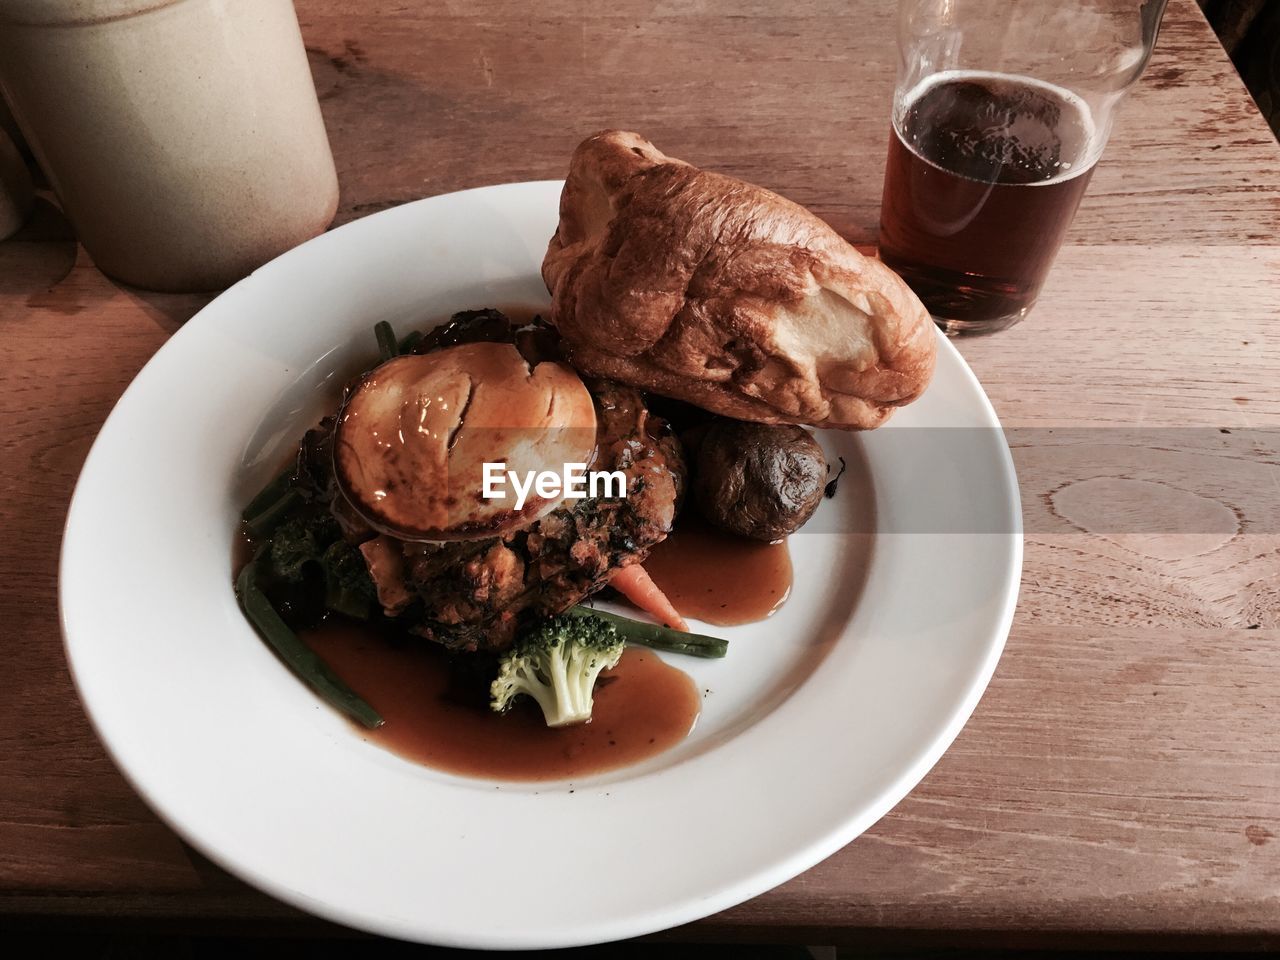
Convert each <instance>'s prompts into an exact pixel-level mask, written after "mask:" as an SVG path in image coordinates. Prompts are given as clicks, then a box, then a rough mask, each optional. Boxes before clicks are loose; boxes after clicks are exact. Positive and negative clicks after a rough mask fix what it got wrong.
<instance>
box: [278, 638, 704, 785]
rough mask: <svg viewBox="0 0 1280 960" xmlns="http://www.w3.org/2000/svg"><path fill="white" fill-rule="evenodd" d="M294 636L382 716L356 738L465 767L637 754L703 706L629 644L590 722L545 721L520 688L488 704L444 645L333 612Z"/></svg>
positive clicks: (572, 773)
mask: <svg viewBox="0 0 1280 960" xmlns="http://www.w3.org/2000/svg"><path fill="white" fill-rule="evenodd" d="M302 636H303V639H304V640H306V642H307V643H308V644H309V645H310V646H311V648H312V649H313V650H315V651H316V653H318V654H319V655H320V656H321V657H323V658H324V659H325V660H326V661H327V662H328V663H329V665H330V666H331V667H333V669H334V671H335V672H336V673H337V674H338V676H340V677H342V679H343V680H345V681H346V682H347V683H348V684H350V685H351V687H352V688H353V689H355V690H356V692H358V693H359V694H360V695H361V696H362V697H364V698H365V699H366V700H367V701H368V702H369V703H370V704H372V705H373V707H374V708H375V709H376V710H378V712H379V713H381V714H382V716H383V718H384V719H385V720H386V723H385V724H384V725H383V726H382V727H380V728H378V729H377V730H364V729H361V730H360V735H361V736H362V737H363V738H364V739H366V740H368V741H369V742H370V743H375V744H377V745H379V746H381V747H385V748H386V749H388V750H391V751H392V752H394V753H398V754H399V755H400V756H402V757H404V758H405V759H407V760H413V761H415V762H417V763H422V764H425V765H426V766H429V767H434V768H436V769H437V770H445V771H447V772H449V773H457V774H462V775H464V776H471V777H489V778H493V779H496V780H558V779H568V778H573V777H582V776H586V775H588V774H594V773H601V772H603V771H605V770H613V769H616V768H618V767H623V766H627V765H629V764H633V763H638V762H640V761H641V760H645V759H647V758H649V757H651V756H654V755H655V754H658V753H661V752H662V751H664V750H667V749H669V748H670V747H672V746H674V745H675V744H677V743H679V742H680V741H681V740H683V739H684V738H685V737H686V736H688V734H689V731H690V730H692V729H693V725H694V723H695V722H696V721H697V719H698V713H699V711H700V710H701V707H702V699H701V697H700V696H699V693H698V689H697V687H696V686H695V685H694V683H693V680H692V679H690V677H689V676H688V675H687V674H685V673H684V672H682V671H680V670H677V669H675V668H674V667H671V666H668V665H667V664H665V663H663V662H662V660H660V659H659V658H658V657H657V656H655V655H654V654H653V653H651V652H649V651H647V650H637V649H635V648H628V650H627V652H626V653H625V654H623V657H622V662H621V663H619V664H618V666H617V667H615V668H614V669H613V670H611V671H607V672H605V673H603V674H601V676H600V680H599V681H598V682H597V684H596V689H595V710H594V711H593V715H592V719H591V722H590V723H587V724H581V725H579V726H575V727H567V728H564V729H560V730H550V729H548V728H547V727H546V725H545V724H544V723H543V720H542V713H541V711H540V710H539V709H538V706H537V704H536V703H534V702H533V701H532V700H531V699H529V698H528V697H521V698H520V699H519V701H517V704H516V706H514V707H513V708H512V710H511V711H510V712H509V713H506V714H503V715H499V714H495V713H493V712H492V711H490V710H489V708H488V704H487V701H486V697H487V688H486V686H485V682H486V681H487V679H488V678H487V677H486V678H485V679H484V680H481V681H478V682H476V683H475V684H471V685H468V684H467V683H466V682H465V681H461V680H459V679H458V676H457V675H456V674H455V672H454V671H453V670H451V669H450V665H449V662H448V658H447V656H446V654H445V653H444V651H443V650H440V649H439V648H436V647H435V646H434V645H432V644H429V643H427V642H426V641H419V642H417V643H413V642H412V641H410V642H405V643H392V642H391V641H389V640H388V639H387V638H385V637H383V636H380V635H379V634H378V633H376V632H375V631H372V630H369V629H368V628H364V627H361V626H360V625H357V624H350V623H339V622H336V621H335V622H333V623H328V624H325V625H323V626H321V627H319V628H317V629H315V630H312V631H307V632H305V633H303V634H302Z"/></svg>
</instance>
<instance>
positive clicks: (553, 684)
mask: <svg viewBox="0 0 1280 960" xmlns="http://www.w3.org/2000/svg"><path fill="white" fill-rule="evenodd" d="M625 646H626V641H624V640H623V639H622V636H621V635H620V634H619V633H618V631H617V629H615V628H614V626H613V624H611V623H609V622H608V621H605V620H601V619H599V618H598V617H565V616H560V617H553V618H552V619H550V620H544V621H543V622H542V623H540V624H538V625H537V626H536V627H534V628H533V629H532V630H529V631H527V632H526V633H525V634H524V635H523V636H522V637H521V638H520V639H519V641H517V643H516V644H515V646H513V647H511V648H510V649H509V650H507V652H506V653H505V654H504V655H503V657H502V659H501V661H499V665H498V676H497V678H496V679H495V680H494V681H493V684H492V686H491V687H490V697H491V698H492V704H491V705H492V707H493V709H494V710H495V711H497V712H498V713H501V712H503V711H504V710H507V709H509V708H510V706H511V702H512V700H513V699H515V698H516V697H518V696H521V695H524V696H529V697H532V698H533V699H534V700H536V701H537V702H538V706H539V707H540V708H541V709H542V715H543V716H544V717H545V718H546V721H547V726H548V727H564V726H569V725H570V724H574V723H583V722H585V721H587V720H590V719H591V705H592V691H593V690H595V686H596V678H597V677H599V676H600V671H601V670H608V669H610V668H611V667H616V666H617V665H618V661H619V660H621V659H622V650H623V647H625Z"/></svg>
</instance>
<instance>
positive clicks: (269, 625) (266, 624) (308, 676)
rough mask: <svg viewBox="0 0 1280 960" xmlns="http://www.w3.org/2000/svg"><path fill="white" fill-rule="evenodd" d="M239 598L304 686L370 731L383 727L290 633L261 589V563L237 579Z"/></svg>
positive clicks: (379, 718) (379, 717)
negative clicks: (259, 573)
mask: <svg viewBox="0 0 1280 960" xmlns="http://www.w3.org/2000/svg"><path fill="white" fill-rule="evenodd" d="M236 595H237V596H238V597H239V598H240V606H241V607H242V608H243V609H244V612H245V616H247V617H248V618H249V622H250V623H252V624H253V626H254V628H255V629H256V630H257V631H258V634H259V636H261V637H262V639H263V640H265V641H266V642H267V645H268V646H269V647H271V649H272V650H274V651H275V652H276V654H277V655H278V656H279V657H280V659H281V660H283V661H284V662H285V664H286V665H287V666H288V667H289V669H290V670H292V671H293V672H294V674H296V675H297V677H298V679H300V680H301V681H302V682H303V683H305V684H306V685H307V686H309V687H310V688H311V689H312V690H313V691H314V692H315V693H316V695H318V696H319V697H320V699H322V700H324V701H325V702H326V703H328V704H329V705H330V706H331V707H333V708H334V709H335V710H338V711H339V712H340V713H343V714H345V715H346V716H348V717H350V718H351V719H352V720H354V721H356V722H357V723H359V724H362V725H363V726H365V727H368V728H369V729H370V730H373V729H375V728H377V727H380V726H382V724H383V722H384V721H383V719H382V715H381V714H379V713H378V711H376V710H375V709H373V707H371V706H370V705H369V704H368V703H367V702H365V701H364V700H363V699H361V697H360V695H359V694H358V693H356V692H355V691H354V690H352V689H351V688H350V687H348V686H347V685H346V684H345V683H343V682H342V679H341V678H340V677H339V676H338V675H337V674H336V673H334V672H333V670H332V669H330V667H329V665H328V664H327V663H325V662H324V661H323V660H322V659H320V657H319V656H317V655H316V653H315V651H314V650H312V649H311V648H310V647H308V646H307V645H306V644H305V643H303V642H302V640H301V639H299V637H298V635H297V634H296V633H294V632H293V631H292V630H290V629H289V626H288V624H286V623H285V622H284V620H283V619H282V618H281V617H280V614H279V613H278V612H276V608H275V607H273V606H272V605H271V601H270V600H268V599H267V595H266V594H265V593H263V592H262V589H261V588H260V587H259V586H258V560H257V558H256V557H255V558H254V559H253V560H250V561H249V562H248V563H247V564H245V566H244V569H243V570H241V571H240V576H239V577H238V578H236Z"/></svg>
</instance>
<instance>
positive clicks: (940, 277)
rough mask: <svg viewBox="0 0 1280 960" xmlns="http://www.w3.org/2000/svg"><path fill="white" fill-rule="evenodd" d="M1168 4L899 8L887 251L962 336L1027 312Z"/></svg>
mask: <svg viewBox="0 0 1280 960" xmlns="http://www.w3.org/2000/svg"><path fill="white" fill-rule="evenodd" d="M1164 6H1165V0H1145V2H1140V0H1017V2H1010V0H900V2H899V25H898V46H899V53H900V58H899V67H898V83H897V87H896V89H895V91H894V96H893V131H892V133H891V135H890V138H889V160H888V165H887V166H886V168H885V178H884V199H883V202H882V205H881V208H880V257H881V259H882V260H884V262H885V263H886V264H888V265H889V266H890V267H892V268H893V269H894V270H896V271H897V272H898V273H899V274H901V275H902V278H903V279H904V280H906V281H907V283H908V284H910V286H911V288H912V289H913V290H914V291H915V292H916V294H917V295H918V296H919V297H920V299H921V300H923V301H924V304H925V306H926V307H928V308H929V312H930V313H931V314H932V315H933V317H934V319H935V320H936V321H937V323H938V325H939V326H940V327H941V328H942V329H943V330H944V331H945V332H946V333H947V334H948V335H957V334H965V333H990V332H992V331H995V330H1002V329H1004V328H1005V327H1008V326H1011V325H1013V324H1015V323H1017V322H1018V321H1019V320H1021V319H1022V318H1023V317H1025V316H1026V315H1027V312H1028V311H1029V310H1030V309H1031V307H1032V305H1033V304H1034V303H1035V300H1036V296H1037V294H1038V293H1039V292H1040V286H1041V284H1042V283H1043V282H1044V279H1045V276H1046V275H1047V274H1048V272H1049V267H1050V265H1051V264H1052V263H1053V258H1054V256H1055V255H1056V254H1057V252H1058V248H1059V247H1060V246H1061V244H1062V239H1063V237H1064V235H1065V234H1066V232H1067V228H1068V227H1069V226H1070V224H1071V218H1072V217H1073V216H1074V215H1075V212H1076V207H1077V206H1078V205H1079V203H1080V198H1081V197H1082V196H1083V195H1084V191H1085V188H1086V187H1087V186H1088V184H1089V178H1090V176H1091V175H1092V173H1093V167H1094V164H1096V163H1097V161H1098V157H1099V156H1100V155H1101V153H1102V148H1103V146H1104V145H1105V144H1106V141H1107V135H1108V134H1109V133H1110V130H1111V119H1112V114H1113V112H1114V110H1115V107H1116V105H1117V104H1118V103H1119V102H1120V101H1121V100H1122V99H1123V97H1124V94H1125V92H1126V91H1127V90H1128V89H1129V88H1130V87H1131V86H1132V85H1133V84H1134V82H1135V81H1137V79H1138V77H1139V76H1140V75H1141V73H1142V71H1143V68H1144V67H1145V66H1146V64H1147V60H1148V59H1149V58H1150V56H1151V50H1152V48H1153V47H1154V46H1155V40H1156V32H1157V30H1158V29H1159V25H1160V17H1161V15H1162V14H1163V13H1164Z"/></svg>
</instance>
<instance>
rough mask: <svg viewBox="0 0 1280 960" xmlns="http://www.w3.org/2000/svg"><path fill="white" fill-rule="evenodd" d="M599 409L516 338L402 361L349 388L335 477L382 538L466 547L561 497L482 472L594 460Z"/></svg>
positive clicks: (541, 512) (542, 512) (572, 378)
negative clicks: (497, 466) (496, 482)
mask: <svg viewBox="0 0 1280 960" xmlns="http://www.w3.org/2000/svg"><path fill="white" fill-rule="evenodd" d="M595 448H596V410H595V402H594V400H593V398H592V396H591V393H590V392H589V391H588V390H587V386H586V384H584V383H583V382H582V378H581V377H579V376H578V374H577V373H576V372H575V371H574V370H573V369H572V368H571V367H569V366H568V365H566V364H564V363H562V362H556V361H549V360H544V361H541V362H537V361H530V360H528V359H526V358H525V357H524V356H523V355H522V354H521V353H520V351H519V350H518V349H517V348H516V346H515V344H514V343H495V342H491V341H482V342H478V343H462V344H458V345H456V346H449V347H442V348H440V349H438V350H431V351H428V352H426V353H417V354H413V353H410V354H405V355H403V356H397V357H395V358H393V359H391V360H388V361H387V362H386V363H382V364H379V365H378V366H377V367H375V368H374V369H372V370H370V371H369V372H368V373H366V374H365V375H364V376H363V377H362V378H361V379H360V382H359V383H357V384H356V385H355V386H354V387H352V388H351V389H350V390H349V391H348V392H347V396H346V399H345V400H344V401H343V404H342V409H341V411H340V412H339V413H338V417H337V421H336V423H335V425H334V434H333V464H334V478H335V480H336V482H337V484H338V486H339V487H340V489H341V491H342V493H343V495H344V496H345V497H346V499H347V502H348V503H350V504H351V506H352V507H353V508H354V509H355V510H356V511H357V512H358V513H359V514H360V516H361V517H362V518H364V520H365V521H367V522H368V524H369V526H370V527H371V528H372V529H374V530H376V531H378V532H379V533H384V534H388V535H389V536H392V537H400V538H402V539H410V540H462V539H475V538H484V537H493V536H495V535H498V534H503V533H507V532H509V531H514V530H518V529H520V528H521V527H524V526H527V525H528V523H529V521H531V520H538V519H541V518H542V517H544V516H546V515H547V514H548V513H550V512H551V511H552V510H554V509H555V508H556V507H558V506H560V505H561V504H562V503H563V502H564V501H563V499H558V498H553V497H551V496H548V497H543V496H539V495H538V493H537V492H536V491H531V492H530V494H529V495H528V496H527V497H526V498H522V502H520V503H518V504H517V502H516V494H515V492H514V491H512V490H510V489H508V488H506V487H505V486H504V487H502V488H501V489H498V488H496V487H495V492H496V493H497V494H498V495H497V496H494V497H491V498H484V497H481V496H480V495H479V494H480V493H481V491H483V489H484V479H485V474H484V465H485V464H486V463H494V462H497V461H502V462H503V463H504V465H505V467H506V469H507V470H510V471H515V472H516V473H517V474H518V475H520V476H524V475H526V474H528V473H529V472H530V471H538V470H542V469H543V468H544V467H546V465H547V464H553V463H561V464H563V463H584V464H585V463H590V462H591V459H592V457H593V455H594V454H595Z"/></svg>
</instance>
